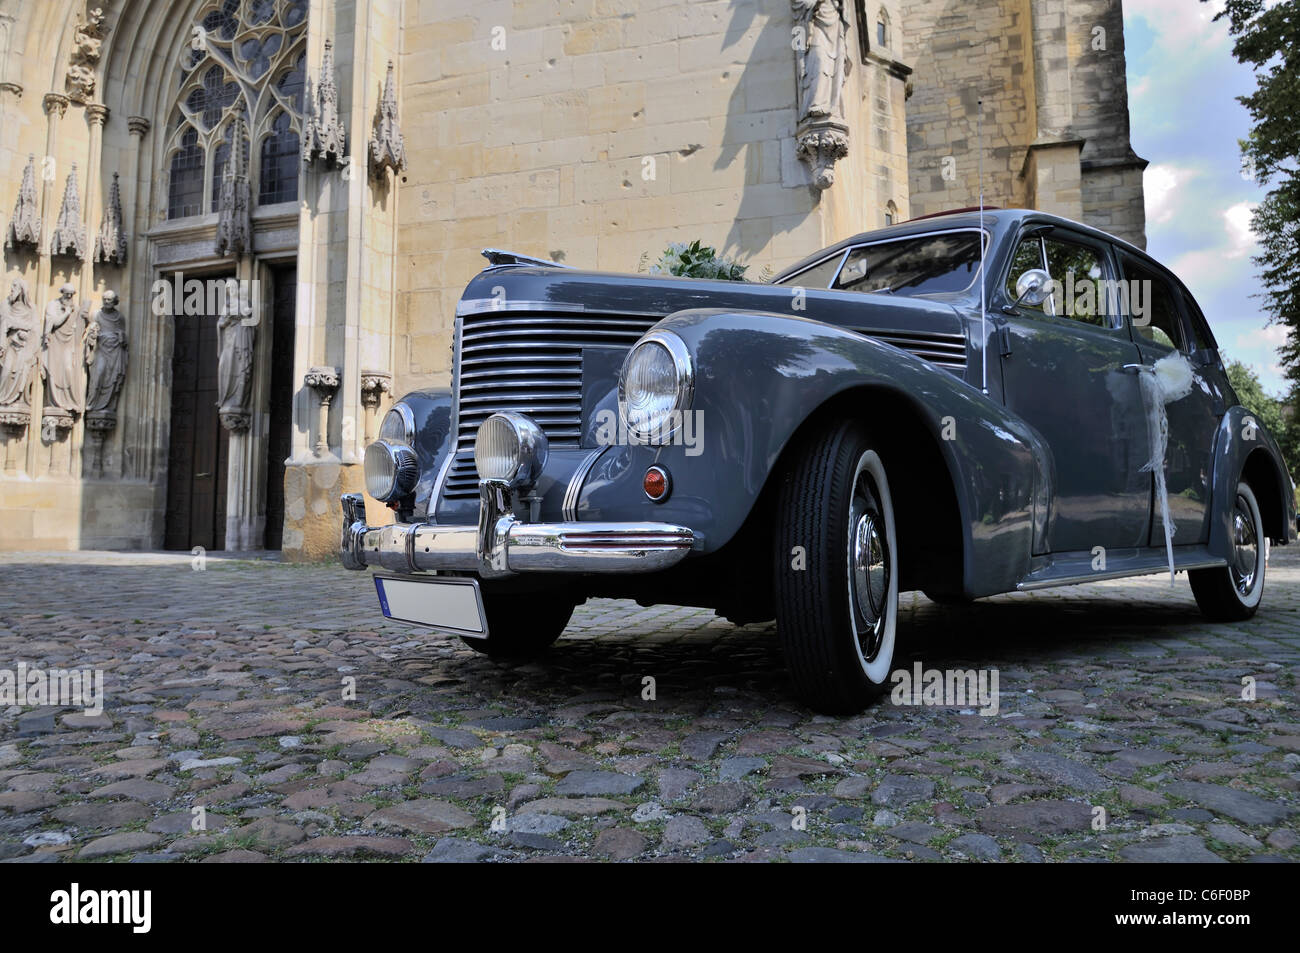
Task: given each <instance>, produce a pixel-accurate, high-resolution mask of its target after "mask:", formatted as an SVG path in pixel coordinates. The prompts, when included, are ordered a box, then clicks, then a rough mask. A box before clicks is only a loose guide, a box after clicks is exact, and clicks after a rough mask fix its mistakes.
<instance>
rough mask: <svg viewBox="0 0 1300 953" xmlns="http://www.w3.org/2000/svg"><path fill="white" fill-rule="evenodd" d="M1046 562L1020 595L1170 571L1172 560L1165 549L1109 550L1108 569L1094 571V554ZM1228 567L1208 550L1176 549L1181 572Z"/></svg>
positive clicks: (1067, 555) (1023, 582) (1062, 556)
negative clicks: (1038, 590) (1034, 591)
mask: <svg viewBox="0 0 1300 953" xmlns="http://www.w3.org/2000/svg"><path fill="white" fill-rule="evenodd" d="M1042 558H1043V560H1044V564H1043V565H1042V566H1040V567H1039V568H1037V569H1035V570H1034V571H1033V572H1031V573H1030V574H1029V575H1028V576H1026V577H1025V578H1024V579H1022V580H1021V581H1020V582H1019V583H1018V584H1017V585H1016V589H1018V590H1019V591H1020V592H1029V591H1032V590H1034V589H1050V588H1053V587H1055V586H1078V585H1082V584H1084V583H1089V582H1101V581H1102V580H1104V579H1125V578H1127V577H1129V576H1149V575H1151V574H1152V573H1159V572H1168V571H1169V557H1168V556H1167V555H1166V553H1165V550H1163V549H1147V548H1142V549H1133V548H1127V549H1109V550H1107V551H1106V568H1105V569H1093V568H1092V567H1093V562H1094V560H1096V559H1097V558H1098V557H1096V556H1094V555H1093V554H1092V553H1090V552H1074V553H1058V554H1056V555H1052V556H1045V557H1042ZM1227 564H1228V561H1227V560H1226V559H1224V558H1223V557H1221V556H1215V555H1214V554H1213V553H1211V552H1210V550H1209V548H1208V547H1206V546H1182V547H1178V548H1175V549H1174V568H1175V569H1176V570H1177V571H1178V572H1183V571H1185V570H1188V569H1212V568H1214V567H1216V566H1226V565H1227Z"/></svg>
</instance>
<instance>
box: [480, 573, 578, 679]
mask: <svg viewBox="0 0 1300 953" xmlns="http://www.w3.org/2000/svg"><path fill="white" fill-rule="evenodd" d="M482 593H483V611H484V613H485V614H486V615H487V624H488V637H487V638H486V639H469V638H465V637H463V636H462V637H461V641H462V642H464V643H465V644H466V645H468V646H469V647H470V648H472V649H473V650H474V651H475V652H478V653H479V654H480V655H486V656H487V657H488V658H490V659H497V660H500V661H509V660H521V659H528V658H534V657H536V656H538V655H541V654H542V653H543V652H545V651H546V650H547V649H548V648H550V647H551V644H552V643H553V642H554V641H555V640H556V639H558V638H559V637H560V636H561V635H563V634H564V627H565V626H566V625H568V624H569V618H570V617H571V616H572V615H573V600H572V598H570V597H569V596H567V595H564V596H553V595H545V594H542V593H528V594H522V593H508V592H492V591H490V590H489V588H488V586H486V585H484V586H482Z"/></svg>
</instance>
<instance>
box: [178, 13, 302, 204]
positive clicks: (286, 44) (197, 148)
mask: <svg viewBox="0 0 1300 953" xmlns="http://www.w3.org/2000/svg"><path fill="white" fill-rule="evenodd" d="M308 7H309V3H308V2H307V0H208V2H206V3H204V4H203V5H202V6H201V7H200V9H199V11H198V13H197V15H196V16H195V18H194V20H193V21H192V23H193V29H192V30H191V31H189V32H188V33H187V34H186V36H185V39H184V41H183V43H184V45H183V46H182V47H181V49H179V50H178V51H177V56H176V73H175V76H176V84H177V85H176V87H175V88H176V100H175V103H176V105H175V107H174V113H173V117H172V119H171V120H170V121H169V123H168V154H167V163H168V168H169V169H170V170H171V179H170V184H169V188H168V195H167V217H168V218H183V217H186V216H192V215H204V214H208V213H210V212H213V211H215V210H216V209H217V208H218V206H219V203H220V198H221V180H222V175H223V174H224V172H225V169H226V166H227V165H228V164H229V162H230V148H231V144H230V128H231V119H232V118H233V117H234V116H235V115H236V114H237V113H238V114H242V115H243V117H244V122H245V125H246V129H247V134H248V138H247V139H246V140H245V141H244V144H243V148H244V150H245V151H244V154H245V156H246V157H247V158H248V165H247V169H248V174H249V181H250V182H252V183H255V184H256V189H255V190H254V192H253V198H254V199H256V200H257V201H259V202H266V203H270V202H284V201H293V200H296V199H297V195H298V163H299V159H298V143H299V141H300V133H301V129H302V115H303V87H304V79H305V76H306V52H305V50H306V23H307V10H308ZM267 87H270V88H269V89H268V88H267ZM254 142H255V143H258V144H259V145H258V147H257V148H256V149H252V150H251V152H252V155H250V154H249V153H250V143H254Z"/></svg>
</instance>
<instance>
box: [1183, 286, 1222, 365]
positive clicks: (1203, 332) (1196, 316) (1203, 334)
mask: <svg viewBox="0 0 1300 953" xmlns="http://www.w3.org/2000/svg"><path fill="white" fill-rule="evenodd" d="M1183 308H1184V310H1185V311H1186V312H1187V327H1188V328H1189V329H1190V331H1191V335H1192V346H1193V347H1195V348H1196V350H1198V351H1213V350H1215V349H1216V348H1217V347H1218V345H1217V344H1215V343H1214V338H1213V337H1212V336H1211V334H1210V326H1209V324H1207V323H1206V321H1205V314H1204V313H1203V312H1202V311H1201V308H1200V306H1199V305H1198V304H1197V303H1196V299H1195V298H1193V297H1192V296H1191V295H1190V294H1188V293H1187V292H1186V291H1184V292H1183Z"/></svg>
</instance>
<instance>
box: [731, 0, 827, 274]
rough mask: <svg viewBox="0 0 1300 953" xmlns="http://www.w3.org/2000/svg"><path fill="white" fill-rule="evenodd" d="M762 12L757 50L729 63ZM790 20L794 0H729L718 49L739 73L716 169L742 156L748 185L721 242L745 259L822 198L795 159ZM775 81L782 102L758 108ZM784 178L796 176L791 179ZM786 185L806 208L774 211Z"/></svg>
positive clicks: (793, 224) (804, 215) (795, 225)
mask: <svg viewBox="0 0 1300 953" xmlns="http://www.w3.org/2000/svg"><path fill="white" fill-rule="evenodd" d="M763 15H765V16H766V20H765V21H764V22H763V25H762V26H761V28H760V33H759V36H758V38H757V39H756V40H755V42H754V48H753V52H752V53H751V54H750V55H749V56H748V57H746V58H745V60H744V62H739V63H727V61H726V53H727V50H729V49H731V48H733V47H734V46H736V45H737V44H738V43H740V42H741V41H742V40H743V39H744V38H745V36H746V34H748V33H749V31H750V30H751V29H752V28H753V26H754V24H755V22H756V21H758V20H760V18H761V17H762V16H763ZM792 24H793V20H792V19H791V14H790V3H789V0H760V2H757V3H756V2H755V0H731V22H730V23H729V24H728V26H727V31H726V33H725V34H724V35H723V37H722V48H721V49H720V50H719V51H718V53H719V56H718V59H719V63H720V64H725V65H724V66H723V69H724V72H731V71H738V72H739V74H740V75H739V77H738V79H737V81H736V85H735V89H734V90H733V92H732V94H731V101H730V103H729V104H728V108H727V122H726V126H725V127H724V130H723V136H722V142H721V143H720V149H719V152H718V158H717V160H716V161H715V162H714V164H713V168H714V169H715V170H720V169H726V168H729V167H730V166H731V165H732V164H733V163H734V162H736V161H738V160H739V161H742V162H744V163H745V187H744V188H743V189H742V190H741V196H740V204H739V206H738V207H737V209H736V217H735V220H734V221H733V222H732V224H731V228H730V230H729V231H728V232H727V237H726V239H725V241H724V243H723V248H722V252H723V254H725V255H728V256H731V257H735V258H738V259H739V260H740V261H742V262H744V261H749V260H751V259H753V258H754V257H755V256H756V255H758V254H760V253H761V252H762V251H763V249H764V248H766V247H767V246H768V245H769V244H770V243H771V241H772V239H773V238H775V237H776V236H777V235H778V234H782V233H785V232H791V231H794V230H795V229H797V228H798V227H799V226H800V225H801V224H802V223H803V222H804V221H806V220H807V218H808V216H810V215H811V214H812V213H813V210H814V209H815V208H816V207H817V201H818V198H819V196H818V193H817V190H816V189H814V188H813V186H812V179H811V177H810V176H809V175H808V170H807V167H806V166H804V165H803V163H801V162H799V161H798V160H797V159H795V158H794V133H795V124H796V121H797V117H796V115H795V77H794V58H793V57H794V53H793V50H792V49H791V46H790V43H791V28H792ZM779 60H784V63H783V64H781V65H778V66H777V69H778V70H783V72H779V73H778V74H777V75H773V62H776V61H779ZM773 83H778V84H780V87H781V88H782V89H783V90H784V93H785V95H784V96H782V97H780V102H781V105H776V106H774V107H772V108H759V109H754V108H753V107H754V106H755V105H757V106H760V107H766V106H768V105H769V102H768V101H766V100H770V99H771V93H770V89H771V87H772V85H773ZM763 87H767V90H763ZM787 152H788V153H789V155H788V156H787V155H786V153H787ZM795 177H797V178H795ZM787 178H791V179H793V181H789V182H787V181H786V180H787ZM784 189H795V190H798V192H799V193H800V194H801V195H806V197H807V200H806V203H803V204H804V208H803V211H802V212H795V213H789V212H785V211H784V210H782V211H780V212H779V213H778V214H773V204H774V199H775V194H774V193H776V191H777V190H784ZM812 251H814V249H811V248H810V249H808V252H812Z"/></svg>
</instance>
